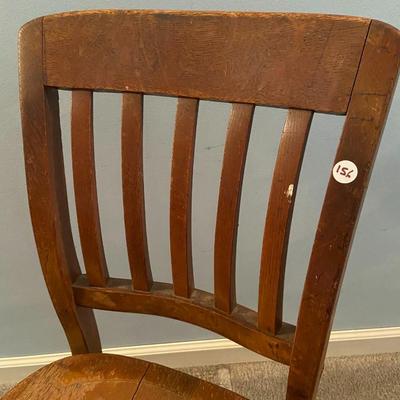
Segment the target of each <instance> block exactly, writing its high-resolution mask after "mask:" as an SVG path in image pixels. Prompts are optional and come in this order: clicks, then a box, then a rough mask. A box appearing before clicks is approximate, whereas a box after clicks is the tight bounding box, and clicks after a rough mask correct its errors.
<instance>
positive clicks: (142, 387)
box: [2, 354, 244, 400]
mask: <svg viewBox="0 0 400 400" xmlns="http://www.w3.org/2000/svg"><path fill="white" fill-rule="evenodd" d="M17 399H18V400H28V399H29V400H43V399H58V400H100V399H101V400H132V399H141V400H153V399H154V400H155V399H162V400H184V399H187V400H189V399H190V400H195V399H199V400H200V399H221V400H240V399H244V397H242V396H239V395H238V394H235V393H233V392H231V391H230V390H227V389H223V388H221V387H219V386H217V385H214V384H212V383H209V382H206V381H203V380H201V379H198V378H195V377H193V376H191V375H187V374H185V373H183V372H179V371H175V370H173V369H170V368H168V367H164V366H162V365H158V364H153V363H150V362H147V361H143V360H138V359H136V358H130V357H123V356H117V355H113V354H85V355H79V356H73V357H67V358H64V359H62V360H59V361H56V362H54V363H52V364H50V365H47V366H45V367H43V368H41V369H40V370H38V371H36V372H35V373H33V374H32V375H30V376H29V377H27V378H26V379H24V380H23V381H22V382H21V383H19V384H18V385H16V386H15V387H14V388H13V389H11V390H10V391H9V392H8V393H7V394H6V395H5V396H4V397H2V400H17Z"/></svg>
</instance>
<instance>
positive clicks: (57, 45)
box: [44, 10, 369, 113]
mask: <svg viewBox="0 0 400 400" xmlns="http://www.w3.org/2000/svg"><path fill="white" fill-rule="evenodd" d="M368 25H369V20H368V19H363V18H355V17H342V16H329V15H318V14H285V13H244V12H243V13H241V12H235V13H224V12H190V11H185V12H176V11H151V10H150V11H144V10H140V11H137V10H108V11H86V12H79V13H64V14H59V15H52V16H48V17H45V19H44V30H45V38H44V43H45V47H46V48H45V54H46V59H45V69H46V84H47V85H50V86H56V87H63V88H88V89H106V90H120V91H132V92H144V93H153V94H167V95H172V96H182V97H191V98H199V99H213V100H223V101H234V102H240V103H250V104H264V105H270V106H277V107H285V108H301V109H311V110H315V111H323V112H331V113H344V112H345V111H346V109H347V105H348V101H349V98H350V93H351V89H352V86H353V82H354V77H355V74H356V71H357V66H358V63H359V59H360V55H361V51H362V48H363V44H364V41H365V37H366V33H367V29H368ZM116 58H117V59H118V62H116Z"/></svg>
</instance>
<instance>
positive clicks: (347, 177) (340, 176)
mask: <svg viewBox="0 0 400 400" xmlns="http://www.w3.org/2000/svg"><path fill="white" fill-rule="evenodd" d="M332 174H333V177H334V178H335V180H336V181H338V182H339V183H350V182H353V181H354V179H356V178H357V174H358V169H357V165H356V164H354V163H353V162H352V161H349V160H342V161H339V162H338V163H336V164H335V166H334V167H333V170H332Z"/></svg>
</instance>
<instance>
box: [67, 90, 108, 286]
mask: <svg viewBox="0 0 400 400" xmlns="http://www.w3.org/2000/svg"><path fill="white" fill-rule="evenodd" d="M71 134H72V166H73V176H74V190H75V203H76V212H77V217H78V226H79V236H80V239H81V246H82V253H83V259H84V262H85V267H86V273H87V275H88V278H89V282H90V283H91V284H92V285H94V286H105V285H106V281H107V278H108V271H107V264H106V258H105V255H104V249H103V240H102V236H101V227H100V217H99V208H98V200H97V188H96V171H95V161H94V138H93V93H92V91H89V90H76V91H73V92H72V113H71Z"/></svg>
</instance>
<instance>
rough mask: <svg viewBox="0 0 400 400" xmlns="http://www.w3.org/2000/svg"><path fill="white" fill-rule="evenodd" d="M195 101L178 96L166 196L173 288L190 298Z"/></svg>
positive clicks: (192, 280)
mask: <svg viewBox="0 0 400 400" xmlns="http://www.w3.org/2000/svg"><path fill="white" fill-rule="evenodd" d="M198 109H199V101H198V100H197V99H186V98H180V99H179V100H178V107H177V111H176V122H175V135H174V145H173V151H172V171H171V195H170V237H171V241H170V245H171V264H172V279H173V282H174V291H175V294H176V295H177V296H183V297H190V294H191V293H192V290H193V288H194V278H193V265H192V180H193V161H194V147H195V141H196V124H197V112H198Z"/></svg>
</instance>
